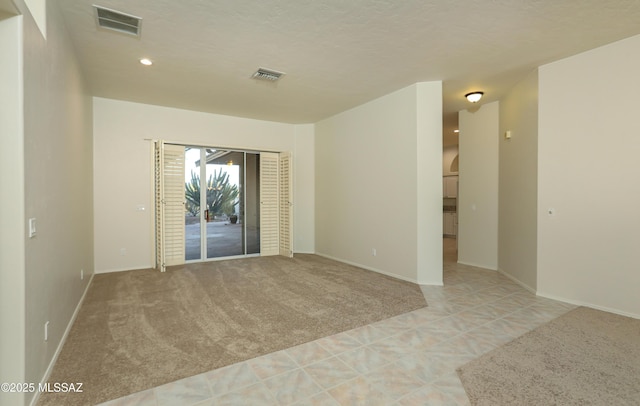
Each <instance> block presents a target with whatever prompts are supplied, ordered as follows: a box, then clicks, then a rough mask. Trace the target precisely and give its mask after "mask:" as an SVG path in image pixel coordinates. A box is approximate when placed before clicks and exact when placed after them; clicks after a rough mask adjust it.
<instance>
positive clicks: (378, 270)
mask: <svg viewBox="0 0 640 406" xmlns="http://www.w3.org/2000/svg"><path fill="white" fill-rule="evenodd" d="M315 255H317V256H319V257H324V258H327V259H331V260H334V261H338V262H342V263H343V264H347V265H353V266H357V267H358V268H362V269H366V270H367V271H372V272H376V273H379V274H382V275H386V276H390V277H392V278H396V279H400V280H403V281H406V282H411V283H415V284H416V285H420V284H419V283H418V281H416V280H414V279H411V278H407V277H405V276H400V275H396V274H392V273H389V272H385V271H383V270H381V269H377V268H373V267H370V266H366V265H362V264H358V263H357V262H352V261H346V260H344V259H341V258H336V257H332V256H331V255H326V254H321V253H318V252H316V253H315Z"/></svg>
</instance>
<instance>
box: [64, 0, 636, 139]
mask: <svg viewBox="0 0 640 406" xmlns="http://www.w3.org/2000/svg"><path fill="white" fill-rule="evenodd" d="M52 3H54V4H56V5H57V6H58V7H59V8H60V9H61V10H62V14H63V16H64V19H65V22H66V24H67V27H68V30H69V32H70V34H71V37H72V40H73V42H74V44H75V47H76V50H77V53H78V57H79V59H80V63H81V65H82V67H83V69H84V71H85V73H86V78H87V81H88V83H89V86H90V88H91V91H92V93H93V94H94V95H96V96H101V97H107V98H114V99H123V100H130V101H137V102H142V103H149V104H157V105H165V106H172V107H178V108H185V109H191V110H197V111H206V112H213V113H220V114H227V115H234V116H241V117H250V118H256V119H264V120H272V121H280V122H287V123H313V122H316V121H318V120H321V119H323V118H326V117H329V116H331V115H333V114H336V113H339V112H341V111H344V110H346V109H349V108H351V107H355V106H357V105H359V104H362V103H364V102H367V101H369V100H372V99H374V98H377V97H379V96H382V95H385V94H388V93H390V92H392V91H394V90H397V89H400V88H402V87H405V86H408V85H410V84H412V83H415V82H420V81H434V80H441V81H443V88H444V96H443V102H444V123H445V126H444V133H445V135H446V137H445V144H450V143H452V142H455V137H450V135H451V134H453V129H454V128H455V127H456V126H457V111H459V110H462V109H464V108H467V107H468V106H469V104H468V103H467V102H466V101H465V100H464V99H463V95H464V94H465V93H466V92H468V91H472V90H483V91H484V92H485V98H484V99H483V100H482V102H491V101H495V100H498V99H499V98H500V97H501V95H502V94H504V92H505V91H506V90H508V89H509V88H510V87H511V86H513V85H514V84H515V83H517V82H518V81H519V80H520V79H522V78H523V77H524V75H526V74H527V73H529V72H531V71H532V70H533V69H535V68H536V67H537V66H539V65H541V64H544V63H548V62H551V61H554V60H557V59H560V58H563V57H567V56H569V55H573V54H576V53H579V52H582V51H585V50H587V49H591V48H594V47H597V46H600V45H604V44H607V43H610V42H613V41H616V40H619V39H622V38H626V37H629V36H632V35H636V34H639V33H640V24H639V23H638V22H639V21H640V1H638V0H475V1H472V0H447V1H443V0H403V1H399V0H349V1H344V0H289V1H287V0H279V1H278V0H227V1H221V0H210V1H203V0H180V1H176V0H136V1H131V0H56V1H55V2H52ZM94 3H95V4H98V5H100V6H103V7H108V8H111V9H115V10H118V11H121V12H125V13H129V14H133V15H136V16H139V17H142V18H143V22H142V35H141V37H140V38H135V37H131V36H127V35H123V34H117V33H113V32H108V31H104V30H99V29H97V27H96V23H95V20H94V15H93V9H92V4H94ZM141 57H148V58H150V59H152V60H153V61H154V65H153V66H151V67H144V66H142V65H140V64H139V63H138V60H139V59H140V58H141ZM258 67H266V68H271V69H275V70H279V71H283V72H286V76H284V77H283V78H282V79H281V80H280V81H279V82H277V83H267V82H260V81H255V80H251V79H250V77H251V75H252V74H253V72H254V71H255V70H256V69H257V68H258Z"/></svg>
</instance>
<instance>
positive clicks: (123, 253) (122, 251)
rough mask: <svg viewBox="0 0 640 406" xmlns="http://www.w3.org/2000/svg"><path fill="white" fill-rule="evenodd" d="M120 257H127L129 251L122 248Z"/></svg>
mask: <svg viewBox="0 0 640 406" xmlns="http://www.w3.org/2000/svg"><path fill="white" fill-rule="evenodd" d="M120 255H121V256H123V257H124V256H125V255H127V249H126V248H120Z"/></svg>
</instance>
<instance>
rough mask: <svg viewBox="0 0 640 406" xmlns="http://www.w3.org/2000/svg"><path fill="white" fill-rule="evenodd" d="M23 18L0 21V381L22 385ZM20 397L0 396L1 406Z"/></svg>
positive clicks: (23, 309) (23, 278) (23, 292)
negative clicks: (0, 61) (20, 383)
mask: <svg viewBox="0 0 640 406" xmlns="http://www.w3.org/2000/svg"><path fill="white" fill-rule="evenodd" d="M22 23H23V17H22V16H18V17H12V18H8V19H4V20H0V58H1V59H2V63H0V89H2V90H1V91H0V134H2V135H1V137H0V197H1V198H0V224H2V227H0V332H2V333H1V334H0V360H1V361H0V382H23V381H24V380H25V319H26V316H25V306H24V303H25V224H24V219H25V216H24V205H25V201H24V181H25V179H24V128H23V125H24V112H23V103H22V97H23V94H22V37H23V35H22ZM23 398H24V395H23V394H19V393H14V394H12V393H6V392H3V391H0V404H3V405H11V404H14V405H20V404H23V403H24V400H23Z"/></svg>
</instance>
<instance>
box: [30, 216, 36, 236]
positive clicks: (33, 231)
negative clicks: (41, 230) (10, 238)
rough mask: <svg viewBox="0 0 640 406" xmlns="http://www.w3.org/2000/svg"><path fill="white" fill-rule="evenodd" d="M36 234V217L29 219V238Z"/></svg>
mask: <svg viewBox="0 0 640 406" xmlns="http://www.w3.org/2000/svg"><path fill="white" fill-rule="evenodd" d="M35 236H36V219H35V218H30V219H29V238H33V237H35Z"/></svg>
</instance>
